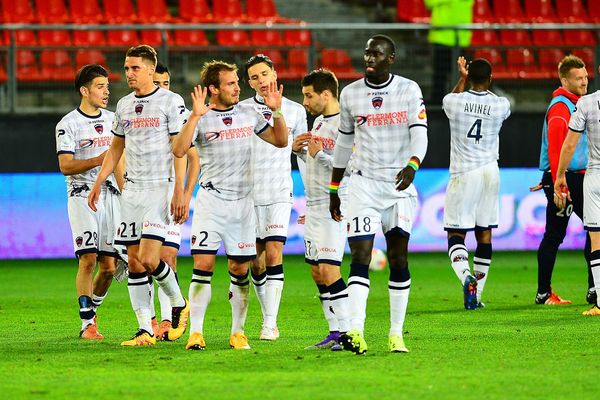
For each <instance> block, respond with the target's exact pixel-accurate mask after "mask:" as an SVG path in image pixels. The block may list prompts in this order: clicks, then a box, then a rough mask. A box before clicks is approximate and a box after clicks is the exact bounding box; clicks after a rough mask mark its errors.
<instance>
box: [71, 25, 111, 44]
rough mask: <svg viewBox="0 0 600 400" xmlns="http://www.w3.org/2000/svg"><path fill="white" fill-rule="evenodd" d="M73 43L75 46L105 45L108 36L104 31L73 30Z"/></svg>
mask: <svg viewBox="0 0 600 400" xmlns="http://www.w3.org/2000/svg"><path fill="white" fill-rule="evenodd" d="M73 44H74V45H75V46H79V47H81V46H105V45H106V36H105V35H104V31H88V30H87V29H86V30H82V31H79V30H77V31H73Z"/></svg>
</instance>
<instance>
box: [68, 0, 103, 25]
mask: <svg viewBox="0 0 600 400" xmlns="http://www.w3.org/2000/svg"><path fill="white" fill-rule="evenodd" d="M69 5H70V11H71V18H72V19H73V22H74V23H76V24H98V23H101V22H104V21H105V18H104V14H103V13H102V10H101V8H100V5H99V4H98V0H85V1H75V0H71V1H69Z"/></svg>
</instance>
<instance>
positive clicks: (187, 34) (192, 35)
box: [175, 30, 210, 46]
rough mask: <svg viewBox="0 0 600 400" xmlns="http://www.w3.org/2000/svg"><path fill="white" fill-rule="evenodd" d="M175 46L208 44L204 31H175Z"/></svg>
mask: <svg viewBox="0 0 600 400" xmlns="http://www.w3.org/2000/svg"><path fill="white" fill-rule="evenodd" d="M175 44H176V45H177V46H208V45H209V44H210V43H209V42H208V39H207V37H206V34H205V33H204V31H198V30H196V31H184V30H176V31H175Z"/></svg>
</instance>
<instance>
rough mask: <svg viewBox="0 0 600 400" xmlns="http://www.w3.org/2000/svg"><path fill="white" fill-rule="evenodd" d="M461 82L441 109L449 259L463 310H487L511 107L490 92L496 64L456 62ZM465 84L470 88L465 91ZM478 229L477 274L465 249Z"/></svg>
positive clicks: (475, 258)
mask: <svg viewBox="0 0 600 400" xmlns="http://www.w3.org/2000/svg"><path fill="white" fill-rule="evenodd" d="M457 64H458V71H459V74H460V78H459V80H458V83H457V84H456V86H455V87H454V89H453V91H452V93H449V94H447V95H446V96H444V99H443V100H442V105H443V107H444V112H445V113H446V116H447V117H448V119H449V120H450V181H449V182H448V186H447V188H446V199H445V204H444V230H445V231H446V232H447V233H448V256H449V257H450V262H451V265H452V269H453V270H454V272H455V273H456V276H457V277H458V279H459V280H460V282H461V285H462V287H463V293H464V307H465V308H466V309H467V310H475V309H477V308H480V307H484V306H485V305H484V303H482V302H481V294H482V293H483V288H484V286H485V283H486V280H487V277H488V271H489V269H490V263H491V261H492V228H496V227H497V226H498V193H499V186H500V172H499V169H498V144H499V141H498V139H499V134H500V128H501V127H502V123H503V122H504V120H505V119H506V118H508V116H509V115H510V103H509V101H508V99H506V98H504V97H498V96H496V95H495V94H493V93H492V92H490V90H489V88H490V85H491V83H492V66H491V65H490V63H489V62H488V61H487V60H484V59H481V58H480V59H476V60H474V61H472V62H471V63H470V64H469V65H468V67H467V61H466V60H465V58H464V57H459V58H458V60H457ZM467 82H468V83H469V85H470V89H469V90H466V91H465V87H466V85H467ZM472 230H474V231H475V239H476V240H477V248H476V250H475V256H474V257H473V274H471V269H470V266H469V253H468V251H467V248H466V246H465V236H466V233H467V232H468V231H472Z"/></svg>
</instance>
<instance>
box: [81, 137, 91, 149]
mask: <svg viewBox="0 0 600 400" xmlns="http://www.w3.org/2000/svg"><path fill="white" fill-rule="evenodd" d="M93 144H94V141H93V140H92V139H82V140H80V141H79V148H80V149H85V148H87V147H92V145H93Z"/></svg>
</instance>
